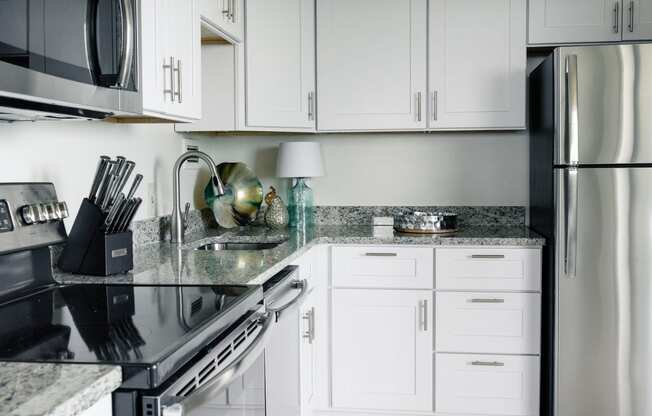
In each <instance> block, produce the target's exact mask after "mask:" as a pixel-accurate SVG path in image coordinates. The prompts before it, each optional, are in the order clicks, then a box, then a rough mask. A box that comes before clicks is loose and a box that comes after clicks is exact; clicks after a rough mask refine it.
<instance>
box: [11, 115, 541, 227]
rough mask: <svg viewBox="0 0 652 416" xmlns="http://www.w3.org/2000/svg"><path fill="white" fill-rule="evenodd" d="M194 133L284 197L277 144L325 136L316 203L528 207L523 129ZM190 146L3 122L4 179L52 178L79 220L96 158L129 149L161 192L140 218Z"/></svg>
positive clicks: (163, 132)
mask: <svg viewBox="0 0 652 416" xmlns="http://www.w3.org/2000/svg"><path fill="white" fill-rule="evenodd" d="M193 137H194V138H197V140H196V141H197V143H198V144H199V145H200V148H201V150H204V151H206V152H208V153H209V154H211V155H212V156H213V157H214V159H215V160H216V162H217V163H220V162H224V161H244V162H246V163H247V164H249V165H250V166H251V167H252V168H253V169H254V170H255V171H256V172H257V174H258V175H259V176H260V177H261V179H262V181H263V184H264V185H265V191H267V187H268V186H269V185H270V184H271V185H277V186H279V188H281V189H280V190H281V192H283V193H282V194H281V195H283V196H285V195H286V194H285V187H286V186H285V184H286V183H287V181H282V180H279V179H277V178H275V177H274V176H275V173H274V172H275V165H276V149H277V146H278V143H279V142H281V141H285V140H318V141H320V142H321V143H322V145H323V151H324V159H325V163H326V169H327V176H326V177H324V178H319V179H315V180H314V188H315V203H316V204H319V205H431V204H433V205H434V204H437V205H526V204H527V197H528V195H527V189H528V178H527V175H528V166H527V159H528V158H527V149H528V147H527V146H528V143H527V136H526V134H525V133H524V132H500V133H487V132H482V133H436V134H423V133H415V134H337V135H334V134H331V135H306V136H301V135H282V134H277V135H238V136H223V135H220V136H215V137H214V136H205V135H195V136H193ZM183 143H184V137H183V136H182V135H179V134H176V133H175V132H174V128H173V126H172V125H169V124H168V125H165V124H164V125H154V124H142V125H126V124H112V123H102V122H44V123H15V124H0V155H1V156H0V161H1V163H0V182H12V181H52V182H54V183H55V185H56V187H57V191H58V193H59V198H60V199H62V200H66V201H68V202H69V204H70V208H71V211H72V217H74V215H75V213H76V211H77V207H78V206H79V203H80V202H81V199H82V198H83V197H84V196H86V194H87V193H88V190H89V188H90V185H91V180H92V175H93V173H94V171H95V168H96V164H97V159H98V156H99V155H101V154H106V155H110V156H116V155H123V156H125V157H127V158H129V159H131V160H134V161H135V162H136V163H137V168H136V171H137V172H140V173H142V174H143V175H144V176H145V179H144V181H143V184H142V185H141V188H140V190H139V192H138V195H139V196H141V197H142V198H144V199H147V196H148V195H147V189H148V184H151V186H152V187H153V188H154V189H155V191H156V197H157V198H156V201H155V202H156V203H155V204H154V206H152V207H150V206H148V204H147V203H145V204H143V208H141V211H140V212H139V214H138V218H139V219H142V218H146V217H150V216H155V215H163V214H169V213H170V212H171V204H172V195H171V193H172V166H173V164H174V161H175V160H176V158H177V157H178V155H180V154H181V152H182V150H183V148H184V147H183ZM184 176H185V180H184V182H185V186H184V188H185V192H184V199H188V200H190V199H192V200H194V201H195V205H196V206H203V204H202V191H203V187H204V184H205V183H206V180H207V173H206V171H205V169H203V168H202V170H201V171H199V172H198V171H196V170H189V171H187V172H185V173H184ZM193 185H194V189H192V188H193ZM68 224H69V225H71V221H69V222H68Z"/></svg>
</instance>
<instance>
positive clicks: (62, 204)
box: [57, 202, 70, 220]
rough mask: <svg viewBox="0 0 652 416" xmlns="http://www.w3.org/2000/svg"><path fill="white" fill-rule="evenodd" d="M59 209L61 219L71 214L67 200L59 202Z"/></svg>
mask: <svg viewBox="0 0 652 416" xmlns="http://www.w3.org/2000/svg"><path fill="white" fill-rule="evenodd" d="M57 211H58V212H59V219H60V220H63V219H66V218H68V216H69V215H70V213H69V212H68V204H66V203H65V202H57Z"/></svg>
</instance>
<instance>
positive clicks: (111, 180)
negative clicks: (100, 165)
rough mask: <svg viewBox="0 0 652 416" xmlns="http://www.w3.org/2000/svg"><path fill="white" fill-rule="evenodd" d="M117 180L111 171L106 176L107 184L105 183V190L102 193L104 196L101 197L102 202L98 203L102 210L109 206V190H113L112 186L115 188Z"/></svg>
mask: <svg viewBox="0 0 652 416" xmlns="http://www.w3.org/2000/svg"><path fill="white" fill-rule="evenodd" d="M117 182H118V175H116V174H114V173H112V174H110V175H109V178H108V185H107V187H106V188H107V191H106V193H105V194H104V198H102V202H101V204H100V208H101V209H102V211H105V212H106V210H107V209H108V208H109V203H110V202H111V192H113V188H115V186H116V183H117Z"/></svg>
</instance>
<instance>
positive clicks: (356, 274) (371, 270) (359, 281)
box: [333, 246, 434, 289]
mask: <svg viewBox="0 0 652 416" xmlns="http://www.w3.org/2000/svg"><path fill="white" fill-rule="evenodd" d="M433 262H434V250H433V249H430V248H404V247H392V246H369V247H334V248H333V285H334V286H337V287H362V288H366V287H369V288H396V289H432V288H433V287H434V276H433V269H434V267H433Z"/></svg>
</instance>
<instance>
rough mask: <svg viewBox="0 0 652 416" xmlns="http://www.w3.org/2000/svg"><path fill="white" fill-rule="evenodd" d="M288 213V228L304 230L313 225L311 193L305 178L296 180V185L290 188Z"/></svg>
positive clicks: (312, 199)
mask: <svg viewBox="0 0 652 416" xmlns="http://www.w3.org/2000/svg"><path fill="white" fill-rule="evenodd" d="M288 212H289V214H290V222H289V226H290V227H296V228H306V227H307V226H309V225H313V224H314V223H315V214H314V197H313V192H312V189H311V188H310V187H309V186H308V184H306V180H305V178H297V179H296V184H295V185H294V186H292V187H291V188H290V195H289V197H288Z"/></svg>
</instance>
